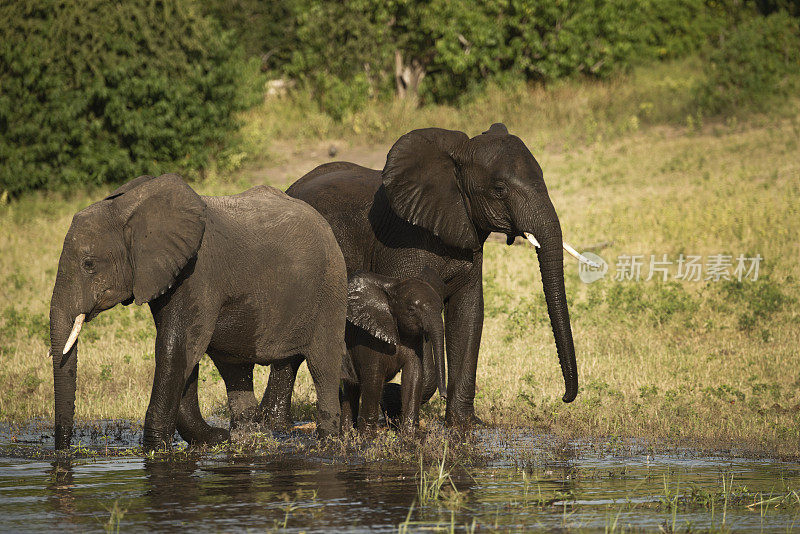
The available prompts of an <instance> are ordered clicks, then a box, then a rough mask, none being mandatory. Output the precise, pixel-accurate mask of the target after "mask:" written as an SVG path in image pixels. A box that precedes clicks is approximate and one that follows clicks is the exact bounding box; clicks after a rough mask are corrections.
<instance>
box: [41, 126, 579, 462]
mask: <svg viewBox="0 0 800 534" xmlns="http://www.w3.org/2000/svg"><path fill="white" fill-rule="evenodd" d="M491 232H500V233H503V234H505V235H506V236H507V237H508V240H509V243H511V242H513V240H514V239H515V238H516V237H517V236H523V237H525V238H527V239H528V240H529V241H530V242H531V243H532V244H534V245H535V246H536V252H537V254H538V259H539V267H540V270H541V275H542V285H543V289H544V294H545V298H546V302H547V312H548V314H549V316H550V322H551V325H552V328H553V335H554V338H555V345H556V349H557V352H558V357H559V360H560V363H561V370H562V373H563V376H564V382H565V387H566V392H565V393H564V396H563V400H564V402H571V401H572V400H573V399H574V398H575V396H576V394H577V391H578V375H577V368H576V363H575V349H574V347H573V341H572V331H571V328H570V320H569V312H568V310H567V298H566V293H565V288H564V268H563V252H562V247H563V248H565V249H567V250H568V251H571V247H569V246H568V245H565V244H564V243H563V241H562V236H561V226H560V223H559V220H558V216H557V215H556V211H555V209H554V207H553V204H552V202H551V201H550V198H549V196H548V193H547V187H546V186H545V183H544V179H543V176H542V170H541V168H540V166H539V164H538V163H537V161H536V159H535V158H534V157H533V155H532V154H531V152H530V151H529V150H528V148H527V147H526V146H525V144H524V143H523V142H522V141H521V140H520V139H519V138H518V137H516V136H514V135H511V134H509V133H508V130H507V129H506V127H505V126H504V125H502V124H494V125H492V126H491V128H489V130H488V131H486V132H484V133H483V134H481V135H477V136H475V137H473V138H469V137H468V136H467V135H466V134H464V133H462V132H458V131H451V130H443V129H439V128H427V129H421V130H414V131H412V132H410V133H408V134H406V135H404V136H402V137H401V138H400V139H399V140H398V141H397V142H396V143H395V144H394V146H393V147H392V148H391V150H390V151H389V153H388V155H387V158H386V165H385V166H384V168H383V170H373V169H368V168H365V167H362V166H359V165H356V164H354V163H346V162H334V163H328V164H325V165H321V166H319V167H317V168H316V169H314V170H313V171H311V172H309V173H308V174H306V175H305V176H303V177H302V178H300V179H299V180H298V181H297V182H295V183H294V184H293V185H292V186H291V187H289V189H288V190H287V191H286V193H283V192H281V191H279V190H277V189H275V188H272V187H267V186H258V187H254V188H252V189H250V190H248V191H245V192H243V193H240V194H238V195H233V196H218V197H211V196H199V195H198V194H197V193H195V191H194V190H192V189H191V188H190V187H189V186H188V185H187V184H186V183H185V182H184V181H183V180H182V179H181V178H180V177H179V176H177V175H175V174H165V175H162V176H159V177H153V176H140V177H139V178H136V179H135V180H132V181H130V182H128V183H127V184H125V185H123V186H122V187H120V188H119V189H117V190H116V191H114V192H113V193H111V194H110V195H109V196H107V197H106V198H105V199H103V200H101V201H99V202H96V203H95V204H92V205H91V206H89V207H87V208H86V209H84V210H82V211H80V212H79V213H77V214H76V215H75V216H74V218H73V220H72V224H71V225H70V228H69V231H68V232H67V235H66V238H65V240H64V245H63V249H62V252H61V257H60V260H59V264H58V272H57V275H56V281H55V287H54V289H53V296H52V300H51V305H50V344H51V349H50V355H51V356H52V360H53V377H54V389H55V448H56V449H67V448H69V446H70V440H71V437H72V429H73V419H74V413H75V391H76V377H77V339H78V335H79V333H80V330H81V325H82V324H83V323H84V322H85V321H91V320H92V319H93V318H94V317H96V316H97V315H98V314H99V313H100V312H102V311H104V310H108V309H110V308H112V307H114V306H116V305H117V304H119V303H122V304H125V305H127V304H130V303H132V302H134V301H135V302H136V304H143V303H145V302H146V303H148V304H149V305H150V309H151V312H152V315H153V319H154V322H155V326H156V341H155V364H156V368H155V375H154V380H153V389H152V393H151V396H150V403H149V406H148V408H147V413H146V415H145V421H144V438H143V448H144V450H146V451H149V450H153V449H155V448H159V447H163V446H169V445H170V444H171V442H172V437H173V435H174V432H175V430H176V429H177V430H178V432H179V434H180V435H181V437H182V438H183V439H185V440H186V441H187V442H189V443H192V444H217V443H220V442H224V441H226V440H228V439H229V438H230V432H229V430H227V429H223V428H216V427H212V426H210V425H209V424H208V423H207V422H206V421H205V420H204V419H203V417H202V415H201V413H200V408H199V403H198V396H197V386H198V370H199V361H200V359H201V358H202V357H203V355H204V354H208V356H209V357H210V358H211V360H212V361H213V362H214V364H215V365H216V367H217V369H218V370H219V373H220V376H221V377H222V379H223V381H224V383H225V387H226V390H227V395H228V405H229V408H230V412H231V427H232V428H233V427H235V426H236V425H239V424H242V423H245V422H249V421H254V422H258V423H261V424H266V425H268V426H269V427H270V428H272V429H275V430H285V429H287V428H291V426H292V424H293V421H292V418H291V397H292V390H293V388H294V382H295V378H296V374H297V371H298V368H299V366H300V364H301V363H302V362H303V361H306V362H307V365H308V369H309V372H310V374H311V378H312V380H313V383H314V387H315V389H316V395H317V433H318V434H319V435H320V436H322V437H324V436H331V435H334V434H337V433H339V432H340V431H341V430H342V429H343V428H348V427H353V426H357V427H358V429H359V430H364V429H370V428H374V427H375V425H376V424H377V422H378V416H379V412H380V408H379V403H380V399H381V392H382V389H383V387H384V383H385V382H386V381H387V380H390V379H391V378H392V377H394V376H395V375H396V374H397V373H398V372H399V371H401V370H402V384H401V387H400V396H401V401H402V416H401V421H400V424H401V425H402V428H404V429H413V428H415V427H416V425H417V424H418V418H419V407H420V404H421V403H424V402H426V401H427V400H429V399H430V398H431V397H432V396H433V395H434V393H435V392H436V390H437V389H438V390H439V392H440V394H441V395H442V396H443V397H445V399H446V415H445V420H446V423H447V424H448V425H458V426H469V425H472V424H474V423H476V422H479V420H478V418H477V417H476V415H475V407H474V399H475V376H476V369H477V363H478V349H479V346H480V340H481V330H482V326H483V286H482V270H483V244H484V242H485V241H486V239H487V237H488V236H489V234H490V233H491ZM577 256H578V257H579V256H580V255H577ZM579 259H581V258H580V257H579ZM445 348H446V351H445ZM445 354H446V358H445ZM445 359H446V364H445ZM255 364H259V365H271V366H272V367H271V371H270V374H269V381H268V385H267V389H266V391H265V393H264V397H263V399H262V401H261V403H260V404H259V403H258V401H257V400H256V397H255V395H254V391H253V369H254V365H255Z"/></svg>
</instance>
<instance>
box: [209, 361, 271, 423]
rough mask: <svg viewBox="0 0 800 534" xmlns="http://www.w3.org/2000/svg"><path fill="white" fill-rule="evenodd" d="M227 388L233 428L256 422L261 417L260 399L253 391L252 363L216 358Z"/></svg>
mask: <svg viewBox="0 0 800 534" xmlns="http://www.w3.org/2000/svg"><path fill="white" fill-rule="evenodd" d="M215 363H216V364H217V369H219V374H220V376H221V377H222V380H223V381H224V382H225V389H226V390H227V392H228V408H229V409H230V412H231V430H234V429H235V428H237V427H239V426H242V425H246V424H248V423H254V422H256V421H257V420H258V419H259V415H260V414H259V409H258V401H257V400H256V396H255V394H254V393H253V368H254V367H255V365H254V364H252V363H227V362H221V361H218V360H215Z"/></svg>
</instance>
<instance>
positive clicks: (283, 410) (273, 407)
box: [261, 356, 303, 432]
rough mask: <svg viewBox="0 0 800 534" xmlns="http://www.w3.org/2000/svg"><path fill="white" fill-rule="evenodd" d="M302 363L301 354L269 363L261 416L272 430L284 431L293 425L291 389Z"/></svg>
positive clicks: (292, 389)
mask: <svg viewBox="0 0 800 534" xmlns="http://www.w3.org/2000/svg"><path fill="white" fill-rule="evenodd" d="M302 363H303V357H302V356H293V357H291V358H287V359H285V360H281V361H278V362H274V363H272V364H271V365H270V370H269V380H268V382H267V389H266V391H264V398H263V399H261V417H263V419H264V421H265V422H266V423H267V425H268V426H269V427H270V428H271V429H272V430H276V431H282V432H286V431H289V430H290V429H291V428H292V425H294V420H293V419H292V391H294V381H295V379H296V378H297V370H298V369H299V368H300V364H302Z"/></svg>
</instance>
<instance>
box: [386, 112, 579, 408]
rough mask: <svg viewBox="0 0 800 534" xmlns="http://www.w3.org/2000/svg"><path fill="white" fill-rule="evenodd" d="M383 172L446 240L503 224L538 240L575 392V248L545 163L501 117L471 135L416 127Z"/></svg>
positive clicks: (415, 219) (461, 242)
mask: <svg viewBox="0 0 800 534" xmlns="http://www.w3.org/2000/svg"><path fill="white" fill-rule="evenodd" d="M382 179H383V185H384V188H385V190H386V195H387V197H388V198H389V202H390V204H391V206H392V209H393V210H394V211H395V212H396V213H397V214H398V215H399V216H400V217H402V218H404V219H405V220H407V221H409V222H411V223H413V224H416V225H418V226H422V227H424V228H426V229H428V230H429V231H431V232H432V233H433V234H435V235H436V236H438V237H439V238H440V239H441V240H442V241H443V242H444V243H446V244H447V245H450V246H453V247H458V248H465V249H471V250H477V249H479V248H480V247H481V246H482V244H483V241H484V240H485V238H486V236H488V234H489V233H490V232H500V233H503V234H506V236H507V238H508V241H509V243H511V242H513V240H514V238H515V237H517V236H524V237H526V238H527V239H528V240H529V241H530V242H531V243H532V244H534V245H535V246H536V252H537V255H538V257H539V267H540V270H541V274H542V285H543V287H544V293H545V300H546V301H547V311H548V314H549V316H550V323H551V325H552V328H553V335H554V337H555V342H556V349H557V352H558V357H559V360H560V362H561V371H562V374H563V375H564V382H565V387H566V392H565V393H564V396H563V400H564V402H571V401H572V400H574V399H575V396H576V395H577V393H578V373H577V367H576V364H575V349H574V346H573V341H572V330H571V327H570V320H569V311H568V310H567V298H566V290H565V288H564V265H563V262H564V257H563V253H562V247H563V248H565V249H567V251H568V252H570V253H573V252H574V249H572V247H569V245H567V244H565V243H564V242H563V240H562V237H561V225H560V223H559V220H558V215H557V214H556V210H555V208H554V207H553V203H552V202H551V201H550V197H549V195H548V193H547V186H546V185H545V183H544V178H543V176H542V169H541V167H540V166H539V163H538V162H537V161H536V159H535V158H534V157H533V155H532V154H531V152H530V150H528V148H527V147H526V146H525V144H524V143H523V142H522V141H521V140H520V139H519V138H518V137H516V136H514V135H510V134H509V133H508V130H507V129H506V127H505V126H504V125H502V124H494V125H492V127H491V128H489V130H488V131H486V132H484V133H483V134H481V135H478V136H475V137H473V138H471V139H470V138H469V137H467V135H466V134H464V133H462V132H458V131H452V130H443V129H439V128H426V129H422V130H414V131H412V132H410V133H408V134H406V135H404V136H403V137H401V138H400V139H399V140H398V141H397V142H396V143H395V144H394V146H393V147H392V148H391V150H390V151H389V154H388V155H387V158H386V166H385V167H384V169H383V171H382ZM575 254H577V253H575ZM578 256H580V255H578ZM579 259H581V260H582V261H588V260H585V258H582V257H580V258H579Z"/></svg>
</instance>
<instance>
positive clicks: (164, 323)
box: [50, 174, 347, 450]
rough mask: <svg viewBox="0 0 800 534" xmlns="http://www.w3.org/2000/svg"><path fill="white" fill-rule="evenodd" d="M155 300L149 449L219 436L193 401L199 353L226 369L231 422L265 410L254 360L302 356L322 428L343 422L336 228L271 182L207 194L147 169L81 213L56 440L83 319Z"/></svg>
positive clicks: (62, 305)
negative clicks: (258, 397) (259, 402)
mask: <svg viewBox="0 0 800 534" xmlns="http://www.w3.org/2000/svg"><path fill="white" fill-rule="evenodd" d="M134 300H135V301H136V304H142V303H145V302H147V303H149V305H150V310H151V312H152V314H153V319H154V321H155V326H156V332H157V333H156V347H155V363H156V369H155V377H154V382H153V390H152V394H151V397H150V404H149V406H148V408H147V414H146V416H145V423H144V443H143V445H144V448H145V450H151V449H154V448H155V447H157V446H159V445H161V444H167V445H169V444H170V443H171V442H172V435H173V433H174V431H175V428H176V426H177V429H178V432H179V433H180V435H181V436H182V437H183V438H184V439H185V440H186V441H188V442H190V443H192V442H194V443H217V442H220V441H224V440H226V439H228V438H229V433H228V431H227V430H224V429H221V428H212V427H210V426H209V425H208V424H207V423H206V422H205V421H204V420H203V418H202V416H201V414H200V409H199V405H198V400H197V374H198V368H199V364H198V362H199V360H200V358H201V357H202V356H203V354H204V353H208V355H209V356H210V357H211V358H212V360H213V361H214V363H215V365H216V366H217V367H218V369H219V371H220V374H221V375H222V378H223V379H224V381H225V385H226V388H227V390H228V399H229V403H230V407H231V409H232V411H233V412H234V416H236V415H240V414H245V413H249V414H253V413H256V412H257V410H258V407H257V406H256V403H255V397H254V396H253V366H254V364H264V365H265V364H269V363H273V362H283V361H287V360H296V359H298V358H300V357H305V358H306V360H307V362H308V368H309V371H310V372H311V377H312V379H313V381H314V386H315V388H316V392H317V410H318V411H317V429H318V432H319V433H320V434H321V435H329V434H334V433H336V432H337V431H338V426H339V399H338V389H339V381H340V375H341V365H342V357H343V356H344V354H345V345H344V328H345V317H346V309H347V273H346V270H345V264H344V258H343V257H342V252H341V251H340V249H339V246H338V245H337V243H336V239H335V238H334V236H333V233H332V231H331V229H330V226H329V225H328V223H327V222H326V221H325V219H323V218H322V216H321V215H319V214H318V213H317V212H316V211H315V210H314V209H313V208H311V207H310V206H309V205H308V204H306V203H305V202H302V201H299V200H296V199H293V198H290V197H288V196H287V195H285V194H284V193H282V192H281V191H278V190H277V189H274V188H272V187H266V186H259V187H254V188H252V189H250V190H248V191H245V192H244V193H241V194H238V195H234V196H223V197H201V196H199V195H198V194H197V193H195V192H194V191H193V190H192V189H191V188H190V187H189V186H188V185H186V183H184V181H183V180H182V179H181V178H180V177H179V176H177V175H175V174H165V175H163V176H159V177H158V178H154V177H152V176H140V177H139V178H137V179H135V180H133V181H131V182H129V183H128V184H126V185H123V186H122V187H120V188H119V189H117V190H116V191H114V192H113V193H111V195H109V196H108V197H107V198H105V199H104V200H101V201H100V202H97V203H95V204H92V205H91V206H89V207H88V208H86V209H84V210H83V211H81V212H79V213H78V214H76V215H75V217H74V218H73V220H72V224H71V226H70V228H69V231H68V232H67V236H66V238H65V240H64V248H63V250H62V252H61V258H60V260H59V263H58V274H57V276H56V282H55V287H54V289H53V297H52V300H51V304H50V345H51V350H50V352H51V356H52V358H53V377H54V382H55V412H56V417H55V446H56V449H66V448H68V447H69V444H70V439H71V436H72V426H73V417H74V413H75V384H76V372H77V348H76V347H77V338H78V334H79V333H80V329H81V325H82V323H83V322H84V321H87V322H88V321H91V320H92V319H93V318H94V317H95V316H97V314H99V313H100V312H102V311H104V310H107V309H109V308H112V307H114V306H115V305H117V304H118V303H124V304H130V303H131V302H132V301H134Z"/></svg>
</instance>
